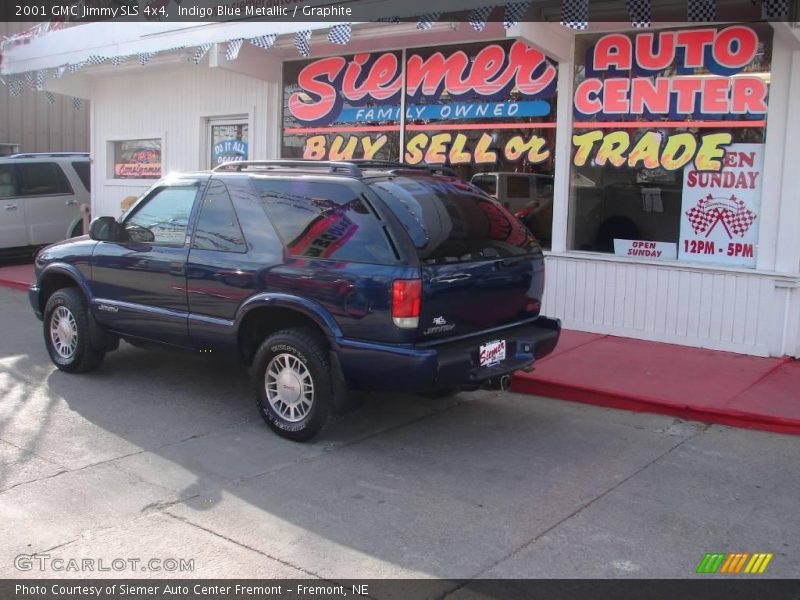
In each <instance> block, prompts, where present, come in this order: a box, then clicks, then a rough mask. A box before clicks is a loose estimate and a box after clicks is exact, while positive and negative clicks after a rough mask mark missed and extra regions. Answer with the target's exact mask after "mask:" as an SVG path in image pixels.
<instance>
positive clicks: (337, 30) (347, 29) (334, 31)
mask: <svg viewBox="0 0 800 600" xmlns="http://www.w3.org/2000/svg"><path fill="white" fill-rule="evenodd" d="M352 35H353V28H352V26H351V25H350V23H341V24H340V25H334V26H333V27H332V28H331V30H330V31H329V32H328V41H329V42H330V43H331V44H339V45H340V46H344V45H345V44H347V43H348V42H349V41H350V37H351V36H352Z"/></svg>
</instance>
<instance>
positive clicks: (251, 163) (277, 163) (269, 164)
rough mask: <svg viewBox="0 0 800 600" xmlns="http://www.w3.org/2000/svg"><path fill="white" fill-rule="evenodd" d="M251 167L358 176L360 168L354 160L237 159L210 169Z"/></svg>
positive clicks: (236, 170) (238, 170) (228, 169)
mask: <svg viewBox="0 0 800 600" xmlns="http://www.w3.org/2000/svg"><path fill="white" fill-rule="evenodd" d="M251 169H264V170H270V169H307V170H312V169H327V171H328V173H330V174H337V173H344V174H347V175H349V176H350V177H358V178H360V177H361V175H362V173H361V169H359V168H358V166H357V165H356V164H355V163H354V162H344V161H334V160H281V159H274V160H238V161H232V162H227V163H223V164H221V165H219V166H218V167H216V168H214V169H212V171H214V172H221V171H234V172H236V173H240V172H242V171H244V170H251Z"/></svg>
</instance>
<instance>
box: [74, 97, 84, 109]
mask: <svg viewBox="0 0 800 600" xmlns="http://www.w3.org/2000/svg"><path fill="white" fill-rule="evenodd" d="M81 106H83V99H82V98H75V97H73V98H72V108H74V109H75V110H80V109H81Z"/></svg>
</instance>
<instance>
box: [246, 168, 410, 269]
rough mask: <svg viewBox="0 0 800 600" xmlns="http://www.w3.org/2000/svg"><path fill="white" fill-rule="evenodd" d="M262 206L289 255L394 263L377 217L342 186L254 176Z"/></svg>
mask: <svg viewBox="0 0 800 600" xmlns="http://www.w3.org/2000/svg"><path fill="white" fill-rule="evenodd" d="M254 184H255V186H256V189H257V190H258V192H259V193H260V195H261V199H262V202H261V204H262V206H263V208H264V210H265V212H266V213H267V216H268V217H269V218H270V220H271V221H272V223H273V224H274V225H275V228H276V229H277V230H278V233H279V234H280V236H281V238H282V239H283V241H284V243H285V245H286V249H287V251H288V252H289V253H290V254H291V255H292V256H299V257H305V258H329V259H332V260H345V261H347V260H349V261H354V262H365V263H377V264H393V263H395V262H396V260H397V258H396V256H395V254H394V252H393V251H392V248H391V247H390V246H389V241H388V238H387V236H386V233H385V232H384V230H383V228H382V227H381V224H380V223H379V222H378V219H377V217H376V216H375V215H374V214H373V212H372V210H371V209H370V207H369V206H368V205H367V204H366V202H365V201H364V200H362V198H361V197H359V195H358V194H357V193H356V192H354V191H353V190H351V189H350V188H348V187H347V186H345V185H338V184H335V183H317V182H309V181H302V180H300V181H281V180H275V179H254Z"/></svg>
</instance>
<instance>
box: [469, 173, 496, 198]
mask: <svg viewBox="0 0 800 600" xmlns="http://www.w3.org/2000/svg"><path fill="white" fill-rule="evenodd" d="M472 183H473V184H474V185H477V186H478V187H479V188H481V189H482V190H483V191H484V192H486V193H487V194H489V195H490V196H494V195H496V194H497V179H496V178H495V176H494V175H482V176H480V177H473V178H472Z"/></svg>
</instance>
